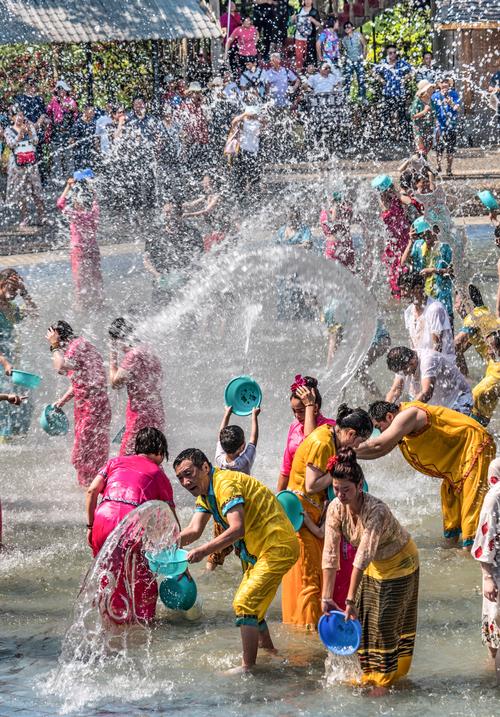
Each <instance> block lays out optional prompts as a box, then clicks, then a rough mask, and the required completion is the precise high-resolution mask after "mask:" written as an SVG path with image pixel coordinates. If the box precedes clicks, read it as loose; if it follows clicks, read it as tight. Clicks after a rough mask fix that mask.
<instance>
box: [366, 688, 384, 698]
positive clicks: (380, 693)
mask: <svg viewBox="0 0 500 717" xmlns="http://www.w3.org/2000/svg"><path fill="white" fill-rule="evenodd" d="M388 692H389V690H388V689H387V687H372V688H371V690H368V692H367V695H368V697H385V695H386V694H387V693H388Z"/></svg>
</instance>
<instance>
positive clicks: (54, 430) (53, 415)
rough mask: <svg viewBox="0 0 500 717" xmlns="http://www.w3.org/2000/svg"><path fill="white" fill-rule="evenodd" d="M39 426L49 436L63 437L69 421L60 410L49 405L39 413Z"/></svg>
mask: <svg viewBox="0 0 500 717" xmlns="http://www.w3.org/2000/svg"><path fill="white" fill-rule="evenodd" d="M40 426H41V427H42V428H43V430H44V431H45V433H48V434H49V436H64V435H65V434H66V433H67V432H68V429H69V421H68V418H67V416H66V414H65V413H64V411H63V410H62V408H54V406H52V404H49V405H48V406H45V408H44V409H43V411H42V413H41V416H40Z"/></svg>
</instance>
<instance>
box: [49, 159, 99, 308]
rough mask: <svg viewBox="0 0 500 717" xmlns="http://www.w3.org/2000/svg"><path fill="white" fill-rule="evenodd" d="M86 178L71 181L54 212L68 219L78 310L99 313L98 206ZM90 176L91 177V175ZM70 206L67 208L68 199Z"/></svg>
mask: <svg viewBox="0 0 500 717" xmlns="http://www.w3.org/2000/svg"><path fill="white" fill-rule="evenodd" d="M85 171H86V173H87V177H88V178H81V175H82V173H81V172H76V173H75V175H77V176H78V177H80V178H79V179H75V177H71V178H70V179H68V181H67V182H66V186H65V188H64V191H63V193H62V194H61V196H60V197H59V199H58V200H57V208H58V209H60V210H61V212H63V214H65V216H67V217H68V219H69V222H70V224H69V229H70V247H71V251H70V259H71V272H72V274H73V282H74V285H75V294H76V300H77V303H78V305H79V307H80V308H81V309H92V310H95V309H96V308H97V309H100V308H101V307H102V304H103V282H102V274H101V253H100V251H99V245H98V243H97V229H98V226H99V205H98V203H97V198H96V195H95V192H94V189H93V187H92V184H91V176H90V170H85ZM92 176H93V175H92ZM68 198H69V199H70V200H71V206H70V207H68V206H67V199H68Z"/></svg>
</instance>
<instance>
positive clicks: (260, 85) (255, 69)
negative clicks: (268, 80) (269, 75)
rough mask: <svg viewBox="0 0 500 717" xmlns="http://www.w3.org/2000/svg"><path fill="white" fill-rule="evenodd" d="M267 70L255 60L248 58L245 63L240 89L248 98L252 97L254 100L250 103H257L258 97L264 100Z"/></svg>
mask: <svg viewBox="0 0 500 717" xmlns="http://www.w3.org/2000/svg"><path fill="white" fill-rule="evenodd" d="M265 75H266V71H265V70H264V69H263V68H262V67H259V66H258V64H257V62H256V61H255V60H253V59H252V60H250V59H249V60H248V62H247V63H246V65H245V69H244V70H243V72H242V73H241V76H240V89H241V91H242V92H243V93H244V94H245V97H246V98H247V99H248V98H249V97H251V99H252V102H248V104H255V101H256V100H257V99H258V100H259V101H262V100H263V99H264V95H265V93H266V85H265Z"/></svg>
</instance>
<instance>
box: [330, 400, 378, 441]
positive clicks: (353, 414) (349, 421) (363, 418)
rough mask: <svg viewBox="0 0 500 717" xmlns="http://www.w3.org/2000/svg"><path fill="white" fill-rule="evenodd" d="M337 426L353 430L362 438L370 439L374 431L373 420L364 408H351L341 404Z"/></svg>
mask: <svg viewBox="0 0 500 717" xmlns="http://www.w3.org/2000/svg"><path fill="white" fill-rule="evenodd" d="M337 426H338V427H339V428H352V429H353V430H354V431H356V433H357V435H358V436H361V438H368V436H370V435H371V433H372V431H373V423H372V419H371V418H370V416H369V415H368V413H367V412H366V411H365V410H364V409H363V408H359V407H358V408H349V406H348V405H347V403H341V404H340V406H339V408H338V411H337Z"/></svg>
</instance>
